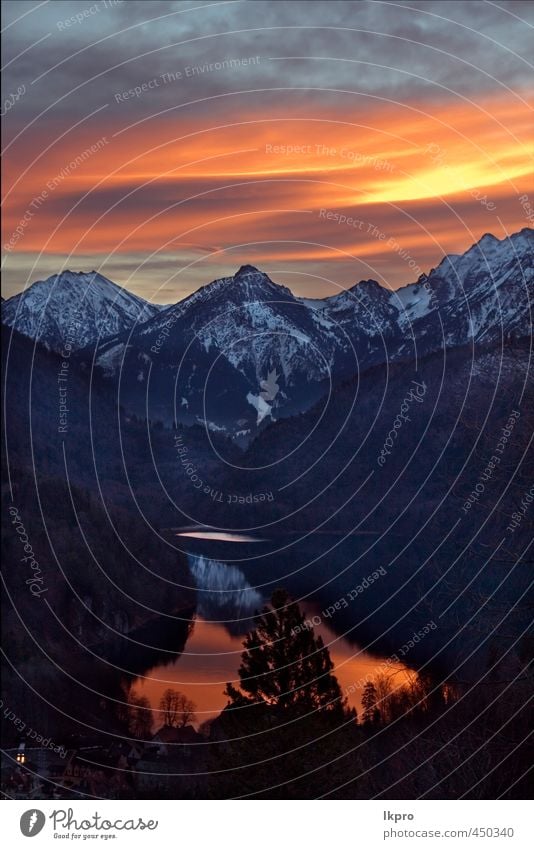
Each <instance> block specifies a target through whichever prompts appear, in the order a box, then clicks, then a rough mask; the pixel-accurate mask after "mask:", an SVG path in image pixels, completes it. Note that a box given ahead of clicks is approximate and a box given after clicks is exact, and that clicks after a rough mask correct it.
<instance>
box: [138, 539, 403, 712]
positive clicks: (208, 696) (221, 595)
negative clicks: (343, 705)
mask: <svg viewBox="0 0 534 849" xmlns="http://www.w3.org/2000/svg"><path fill="white" fill-rule="evenodd" d="M189 561H190V568H191V572H192V574H193V577H194V579H195V583H196V585H197V587H198V605H197V616H196V618H195V620H194V625H193V628H192V629H191V632H190V634H189V637H188V639H187V642H186V645H185V648H184V651H183V652H182V654H181V655H180V656H178V657H177V658H175V659H174V660H172V661H171V663H169V662H168V660H167V661H166V662H165V663H159V664H158V665H156V666H154V667H153V668H152V669H150V670H149V671H148V672H147V673H146V674H145V675H144V677H143V678H140V679H138V680H137V681H136V683H135V689H136V691H137V693H138V695H145V696H147V698H148V699H149V701H150V703H151V705H152V707H153V709H154V710H155V711H157V708H158V703H159V699H160V698H161V695H162V694H163V692H164V690H165V689H167V688H168V687H172V688H174V689H177V690H180V691H181V692H183V693H185V694H186V695H187V697H188V698H190V699H192V700H193V701H194V702H195V704H196V705H197V725H198V724H200V723H202V722H203V721H205V720H206V719H210V718H212V717H213V716H216V715H217V714H218V713H220V711H221V710H222V709H223V708H224V707H225V705H226V704H227V699H226V697H225V696H224V689H225V686H226V684H227V682H233V683H238V668H239V665H240V660H241V653H242V651H243V644H242V643H243V637H244V635H245V634H246V633H247V631H249V630H251V629H252V628H253V627H254V621H253V616H254V614H255V613H256V612H257V611H259V610H260V609H261V608H262V607H263V605H264V604H265V603H266V602H267V601H268V593H266V594H262V593H261V592H259V590H258V589H256V588H254V587H253V586H251V584H250V583H249V581H248V580H247V579H246V577H245V575H244V573H243V571H242V570H241V569H239V568H237V567H236V566H235V565H232V564H226V563H223V562H220V561H218V560H215V559H211V558H209V557H207V556H205V555H203V554H200V555H190V556H189ZM301 609H302V611H303V612H304V613H305V614H306V616H307V617H313V618H314V620H313V621H314V630H315V633H316V635H320V636H321V637H322V639H323V641H324V643H325V645H326V646H327V647H328V649H329V651H330V655H331V658H332V661H333V663H334V667H335V669H334V671H335V674H336V676H337V678H338V680H339V683H340V685H341V689H342V691H343V692H344V693H345V694H346V696H347V699H348V701H349V704H350V705H351V706H353V707H356V709H357V710H358V711H360V709H361V704H360V700H361V695H362V691H363V687H364V684H365V682H366V680H368V679H369V678H373V677H374V676H375V675H376V674H378V673H380V672H383V671H384V669H385V661H386V658H384V657H381V656H377V655H374V654H370V653H369V652H368V651H364V650H362V649H361V648H360V646H358V645H357V644H355V642H354V637H353V635H352V636H351V639H350V640H349V639H348V637H347V636H345V635H344V634H343V633H342V634H336V633H335V631H334V630H333V628H332V627H331V626H330V624H329V623H328V622H327V621H326V620H325V619H324V617H322V616H319V615H318V614H319V613H320V607H319V605H318V604H317V603H314V602H313V600H307V601H306V603H304V604H301ZM349 636H350V635H349ZM387 673H388V675H391V676H395V684H396V685H401V684H403V683H406V680H407V678H408V676H409V675H410V673H409V671H408V670H407V668H406V667H405V666H404V665H403V664H401V663H395V662H392V661H390V660H389V659H387ZM160 724H161V720H160V717H159V716H158V715H157V713H155V725H156V727H157V726H159V725H160Z"/></svg>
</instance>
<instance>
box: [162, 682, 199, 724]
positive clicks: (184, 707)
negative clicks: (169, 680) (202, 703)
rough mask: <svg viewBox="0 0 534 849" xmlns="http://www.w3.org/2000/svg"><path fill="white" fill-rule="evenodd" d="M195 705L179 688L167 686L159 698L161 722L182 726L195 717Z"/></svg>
mask: <svg viewBox="0 0 534 849" xmlns="http://www.w3.org/2000/svg"><path fill="white" fill-rule="evenodd" d="M196 707H197V706H196V705H195V703H194V702H192V701H191V700H190V699H188V698H187V696H185V695H184V694H183V693H180V691H179V690H173V689H172V688H170V687H169V688H167V690H165V692H164V693H163V695H162V697H161V699H160V700H159V709H160V711H161V712H162V714H163V717H162V719H163V724H164V725H172V726H174V727H180V728H183V727H184V726H185V725H189V724H190V723H191V722H193V720H194V718H195V711H196Z"/></svg>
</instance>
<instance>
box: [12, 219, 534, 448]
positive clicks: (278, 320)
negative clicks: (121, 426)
mask: <svg viewBox="0 0 534 849" xmlns="http://www.w3.org/2000/svg"><path fill="white" fill-rule="evenodd" d="M533 248H534V231H533V230H532V229H528V228H525V229H523V230H521V231H520V232H518V233H516V234H514V235H511V236H510V237H509V238H505V239H502V240H498V239H497V238H495V237H494V236H492V235H490V234H486V235H485V236H483V237H482V238H481V239H480V240H479V241H478V242H477V243H476V244H474V245H472V247H471V248H469V250H467V251H466V252H465V253H464V254H462V255H447V256H444V257H443V259H442V260H441V261H440V263H439V264H438V265H437V267H436V268H433V269H432V270H431V271H430V272H429V273H428V274H427V275H421V277H420V278H419V279H418V280H417V281H415V282H412V283H410V284H408V285H406V286H404V287H402V288H400V289H398V290H396V291H392V290H390V289H388V288H386V287H384V286H381V285H380V284H379V283H378V282H376V281H375V280H363V281H361V282H359V283H357V284H356V285H355V286H353V287H352V288H350V289H348V290H343V291H341V292H340V293H339V294H336V295H333V296H331V297H327V298H323V299H311V298H302V297H296V296H295V295H294V294H293V293H292V292H291V291H290V290H289V289H288V288H287V287H285V286H282V285H279V284H277V283H275V282H273V281H272V280H271V279H270V278H269V277H268V276H267V275H266V274H264V273H263V272H261V271H260V270H258V269H257V268H255V267H253V266H251V265H244V266H242V267H241V268H240V269H239V270H238V271H237V272H236V274H235V275H233V276H231V277H224V278H221V279H218V280H215V281H213V282H212V283H209V284H208V285H206V286H203V287H202V288H200V289H199V290H198V291H196V292H194V293H193V294H192V295H190V296H188V297H186V298H185V299H183V300H182V301H180V302H179V303H177V304H174V305H170V306H160V305H156V304H152V303H148V302H147V301H144V300H143V299H142V298H139V297H137V296H135V295H133V294H132V293H130V292H128V291H127V290H126V289H123V288H121V287H120V286H117V285H116V284H115V283H112V282H111V281H110V280H108V279H107V278H105V277H103V276H102V275H101V274H99V273H97V272H94V271H93V272H91V273H88V274H86V273H73V272H70V271H64V272H62V273H61V274H58V275H54V276H52V277H49V278H48V279H47V280H44V281H38V282H36V283H34V284H33V285H32V286H30V287H29V288H28V289H27V290H25V291H24V292H22V293H21V294H18V295H15V296H14V297H12V298H10V299H9V300H7V301H5V302H4V303H3V305H2V318H3V322H4V323H5V324H7V325H8V326H10V327H13V328H15V329H16V330H18V331H19V332H20V333H22V334H24V335H25V336H28V337H29V338H31V339H33V340H35V341H39V342H41V343H42V344H44V345H45V347H47V348H48V349H49V350H52V351H56V352H61V351H62V350H63V349H64V346H65V344H66V343H67V344H68V345H69V346H70V350H72V351H75V352H76V358H77V360H78V362H79V363H81V365H82V366H83V367H84V368H92V369H96V370H97V371H99V372H100V373H101V374H102V375H103V376H104V377H105V379H106V380H107V381H109V382H111V383H112V384H113V386H114V388H115V390H116V392H117V393H118V396H119V399H120V403H122V404H123V405H124V407H125V408H127V409H130V410H131V411H132V412H135V413H136V414H138V415H141V416H146V417H147V418H150V419H152V420H161V421H162V422H164V423H166V424H170V423H173V422H181V423H184V424H189V425H190V424H195V423H199V424H202V425H204V426H206V427H207V429H208V430H210V431H211V432H216V431H218V432H221V433H224V434H228V435H230V436H232V437H233V438H235V439H237V441H238V442H239V441H240V440H241V441H244V442H247V441H250V439H251V438H253V437H254V436H255V435H256V433H257V432H258V431H259V430H262V429H263V428H264V427H266V426H267V424H268V423H269V422H270V421H275V420H276V419H278V418H283V417H288V416H291V415H294V414H296V413H300V412H302V411H304V410H306V409H310V408H311V407H313V406H314V405H315V404H316V403H317V402H318V401H319V399H321V398H323V397H325V396H328V393H329V392H331V388H332V385H333V384H335V383H336V382H339V381H340V380H344V379H348V378H351V377H352V376H353V375H355V374H360V373H362V372H364V371H365V370H366V369H368V368H370V367H372V366H375V365H378V364H380V363H385V362H397V361H411V360H417V359H418V358H421V357H424V356H426V355H428V354H432V353H435V352H439V351H445V350H451V349H453V348H458V347H461V346H465V345H474V344H477V343H483V344H487V345H491V344H494V343H497V342H499V340H502V339H509V338H510V337H513V338H518V339H519V338H522V337H526V336H529V335H530V333H531V327H532V314H531V298H532V287H533V281H534V250H533ZM269 381H270V382H269ZM266 387H267V388H266Z"/></svg>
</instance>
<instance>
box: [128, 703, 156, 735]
mask: <svg viewBox="0 0 534 849" xmlns="http://www.w3.org/2000/svg"><path fill="white" fill-rule="evenodd" d="M128 729H129V731H130V734H133V736H134V737H139V738H140V739H143V740H147V739H149V738H150V735H151V733H152V710H151V709H150V702H149V701H148V699H147V698H146V696H136V695H135V694H132V695H130V698H129V699H128Z"/></svg>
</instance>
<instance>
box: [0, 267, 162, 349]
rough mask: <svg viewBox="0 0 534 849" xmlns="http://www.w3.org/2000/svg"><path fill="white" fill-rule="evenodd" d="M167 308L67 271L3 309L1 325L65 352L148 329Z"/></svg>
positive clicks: (94, 277)
mask: <svg viewBox="0 0 534 849" xmlns="http://www.w3.org/2000/svg"><path fill="white" fill-rule="evenodd" d="M161 309H162V308H161V307H160V306H159V305H158V304H150V303H149V302H148V301H145V300H143V298H139V297H138V296H137V295H134V294H133V293H132V292H129V291H128V290H127V289H123V288H122V287H121V286H118V285H117V284H116V283H113V282H112V281H111V280H108V279H107V277H104V276H103V275H102V274H99V273H98V272H97V271H90V272H84V271H68V270H67V271H62V272H61V273H60V274H53V275H52V276H51V277H48V278H47V279H46V280H38V281H36V282H35V283H33V284H32V285H31V286H30V287H29V288H28V289H25V290H24V291H23V292H21V293H20V294H18V295H14V296H13V297H12V298H9V299H8V300H7V301H5V302H4V303H3V304H2V321H3V322H4V323H5V324H7V325H8V326H9V327H14V328H15V329H16V330H18V331H19V332H20V333H23V334H24V335H25V336H29V337H30V338H32V339H36V340H39V341H42V342H43V344H45V345H46V346H47V347H49V348H52V349H53V350H57V351H61V350H62V349H63V348H64V346H65V344H66V343H68V346H69V348H68V350H78V349H81V348H85V347H87V346H89V345H94V344H95V343H97V342H98V341H101V340H103V339H105V338H108V337H109V336H112V335H114V334H117V333H121V332H124V331H125V330H127V329H129V328H131V327H132V326H133V325H134V324H136V323H143V322H145V321H146V320H147V319H149V318H151V317H152V316H153V315H156V314H157V313H158V312H159V311H160V310H161Z"/></svg>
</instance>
